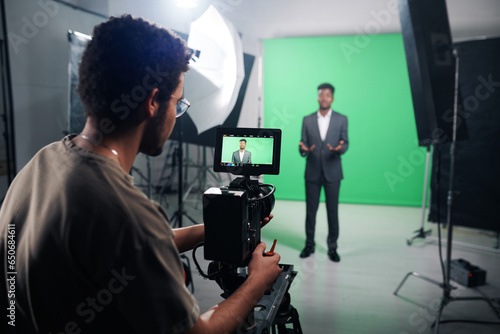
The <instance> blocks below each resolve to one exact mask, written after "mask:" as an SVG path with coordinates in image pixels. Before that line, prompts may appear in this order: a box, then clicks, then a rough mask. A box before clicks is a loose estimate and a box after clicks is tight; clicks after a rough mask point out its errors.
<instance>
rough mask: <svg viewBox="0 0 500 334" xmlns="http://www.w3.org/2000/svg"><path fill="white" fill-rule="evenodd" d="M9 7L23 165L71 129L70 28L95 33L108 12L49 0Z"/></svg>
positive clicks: (11, 2)
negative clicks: (85, 10) (102, 14)
mask: <svg viewBox="0 0 500 334" xmlns="http://www.w3.org/2000/svg"><path fill="white" fill-rule="evenodd" d="M5 7H6V14H7V15H6V17H7V29H8V34H9V36H8V38H9V45H8V46H9V55H10V63H11V76H12V94H13V105H14V106H13V107H14V134H15V144H16V163H17V170H18V171H19V170H20V169H22V168H23V167H24V165H25V164H26V163H27V162H28V161H29V160H30V159H31V158H32V157H33V155H34V154H35V153H36V152H37V151H38V150H39V149H40V148H42V147H43V146H45V145H47V144H49V143H51V142H54V141H57V140H60V139H61V138H62V137H63V136H64V133H65V131H67V129H68V48H69V46H68V39H67V31H68V29H72V30H75V31H80V32H82V33H85V34H91V31H92V29H93V27H94V26H95V25H96V24H98V23H100V22H102V21H104V18H102V17H99V16H96V15H92V14H90V13H86V12H82V11H79V10H75V9H73V8H71V7H69V6H66V5H65V4H62V3H60V2H55V1H47V0H32V1H26V0H23V1H19V0H6V1H5ZM104 14H106V13H104Z"/></svg>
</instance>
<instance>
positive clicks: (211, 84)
mask: <svg viewBox="0 0 500 334" xmlns="http://www.w3.org/2000/svg"><path fill="white" fill-rule="evenodd" d="M187 44H188V46H189V47H190V48H191V49H193V50H196V52H195V56H194V57H193V59H192V60H191V62H190V71H189V72H188V73H187V74H186V77H185V80H184V95H185V96H186V97H187V98H188V99H189V101H190V102H191V108H190V109H189V111H188V113H189V116H190V118H191V119H192V121H193V123H194V124H195V126H196V129H197V132H198V134H200V133H202V132H204V131H206V130H208V129H210V128H213V127H214V126H217V125H221V124H223V123H224V121H225V120H226V118H227V117H228V116H229V114H230V113H231V111H232V110H233V107H234V105H235V103H236V99H237V97H238V93H239V91H240V87H241V84H242V82H243V79H244V78H245V70H244V64H243V49H242V46H241V39H240V37H239V35H238V33H237V31H236V29H235V28H234V26H233V24H232V23H231V22H229V21H228V20H227V19H226V18H224V17H223V16H222V15H221V14H220V13H219V12H218V11H217V10H216V9H215V7H213V6H210V7H208V9H207V10H206V11H205V13H203V14H202V15H201V16H200V18H198V19H197V20H196V21H193V22H192V23H191V25H190V31H189V37H188V41H187Z"/></svg>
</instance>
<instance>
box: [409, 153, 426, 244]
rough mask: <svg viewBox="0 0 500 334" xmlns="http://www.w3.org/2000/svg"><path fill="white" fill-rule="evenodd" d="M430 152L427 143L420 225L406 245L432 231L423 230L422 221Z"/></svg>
mask: <svg viewBox="0 0 500 334" xmlns="http://www.w3.org/2000/svg"><path fill="white" fill-rule="evenodd" d="M430 152H431V146H430V145H427V154H426V158H425V175H424V195H423V199H422V225H421V226H420V228H419V229H418V230H416V231H414V232H413V233H416V234H415V235H414V236H413V237H412V238H411V239H406V243H407V244H408V246H411V244H412V243H413V241H414V240H415V239H417V238H422V239H425V238H426V237H427V236H429V235H430V234H431V233H432V230H427V231H424V223H425V206H426V204H427V184H428V178H429V162H430Z"/></svg>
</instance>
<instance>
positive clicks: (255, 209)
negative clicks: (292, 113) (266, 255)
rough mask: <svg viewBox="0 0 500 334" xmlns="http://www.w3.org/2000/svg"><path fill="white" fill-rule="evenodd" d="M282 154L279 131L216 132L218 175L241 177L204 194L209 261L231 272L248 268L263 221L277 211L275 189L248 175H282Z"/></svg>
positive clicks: (239, 130) (237, 130)
mask: <svg viewBox="0 0 500 334" xmlns="http://www.w3.org/2000/svg"><path fill="white" fill-rule="evenodd" d="M242 142H244V144H242ZM280 150H281V130H279V129H258V128H257V129H254V128H224V127H218V128H217V129H216V139H215V151H214V171H215V172H228V173H231V174H235V175H238V176H239V177H237V178H236V179H234V180H233V181H232V182H231V183H230V184H229V186H228V187H212V188H210V189H208V190H207V191H206V192H205V193H204V195H203V221H204V222H205V242H204V253H205V259H206V260H213V261H216V262H219V263H220V265H222V264H223V265H228V266H233V267H245V266H246V265H247V264H248V262H249V260H250V257H251V254H252V253H253V251H254V250H255V247H257V245H258V244H259V243H260V241H261V238H260V228H261V226H260V224H261V221H262V220H263V219H264V218H265V217H268V216H269V215H270V214H271V211H272V209H273V208H274V195H273V193H274V186H273V185H267V184H261V183H259V182H258V180H251V179H250V176H251V175H253V176H256V175H261V174H279V166H280ZM242 157H246V158H245V159H242V160H240V158H242ZM240 161H243V162H240ZM220 265H219V266H220Z"/></svg>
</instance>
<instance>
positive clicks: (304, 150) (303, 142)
mask: <svg viewBox="0 0 500 334" xmlns="http://www.w3.org/2000/svg"><path fill="white" fill-rule="evenodd" d="M307 139H308V136H307V129H306V118H305V117H304V119H303V120H302V136H301V139H300V143H299V153H300V155H301V156H303V157H305V156H306V155H307V154H308V153H310V152H312V151H313V150H314V148H315V147H316V146H315V145H312V146H311V147H309V142H308V140H307Z"/></svg>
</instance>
